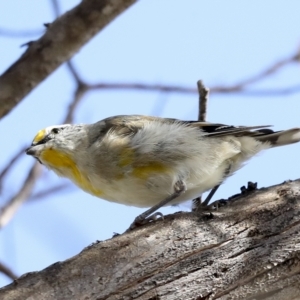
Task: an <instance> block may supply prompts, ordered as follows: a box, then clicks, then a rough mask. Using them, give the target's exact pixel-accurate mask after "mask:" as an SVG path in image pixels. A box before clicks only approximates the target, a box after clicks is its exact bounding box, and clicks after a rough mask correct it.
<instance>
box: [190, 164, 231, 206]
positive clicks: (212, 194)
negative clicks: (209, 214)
mask: <svg viewBox="0 0 300 300" xmlns="http://www.w3.org/2000/svg"><path fill="white" fill-rule="evenodd" d="M230 168H231V164H229V166H228V167H227V168H226V170H225V172H224V179H225V178H226V177H227V175H228V174H229V173H230ZM224 179H223V180H224ZM220 185H221V184H218V185H216V186H215V187H213V188H212V189H211V190H210V192H209V194H208V195H207V197H206V198H205V200H204V201H203V202H200V203H199V201H197V200H198V199H197V198H196V199H194V207H193V211H201V210H205V209H207V208H208V207H209V205H208V203H209V202H210V200H211V199H212V197H213V196H214V194H215V193H216V191H217V190H218V188H219V187H220Z"/></svg>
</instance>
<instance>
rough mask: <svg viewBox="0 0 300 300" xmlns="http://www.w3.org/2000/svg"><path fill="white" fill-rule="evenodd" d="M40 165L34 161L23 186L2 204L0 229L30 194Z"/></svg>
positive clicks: (39, 170)
mask: <svg viewBox="0 0 300 300" xmlns="http://www.w3.org/2000/svg"><path fill="white" fill-rule="evenodd" d="M41 170H42V169H41V165H40V164H39V163H37V162H36V163H35V164H34V165H33V167H32V168H31V169H30V171H29V173H28V175H27V177H26V179H25V181H24V183H23V186H22V187H21V189H20V190H19V191H18V193H17V194H16V195H15V196H13V197H12V198H11V199H10V200H9V201H8V202H7V203H6V205H5V206H3V207H2V208H1V210H0V229H1V228H2V227H4V226H5V225H6V224H7V223H8V222H9V221H10V220H11V218H12V217H13V215H14V214H15V213H16V211H17V210H18V209H19V208H20V206H21V205H22V204H23V202H25V201H26V200H27V198H28V197H29V196H30V194H31V192H32V190H33V188H34V185H35V182H36V181H37V179H38V178H39V176H40V174H41Z"/></svg>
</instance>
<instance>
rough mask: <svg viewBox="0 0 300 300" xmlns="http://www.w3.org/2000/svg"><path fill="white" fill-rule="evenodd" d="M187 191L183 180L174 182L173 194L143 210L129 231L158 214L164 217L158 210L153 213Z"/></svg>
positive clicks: (153, 218)
mask: <svg viewBox="0 0 300 300" xmlns="http://www.w3.org/2000/svg"><path fill="white" fill-rule="evenodd" d="M185 191H186V185H185V183H184V182H183V181H182V180H178V181H177V182H176V183H175V184H174V192H173V193H172V194H171V195H169V196H168V197H166V198H165V199H164V200H162V201H161V202H159V203H157V204H156V205H154V206H152V207H151V208H149V209H148V210H146V211H145V212H143V213H142V214H140V215H139V216H137V217H136V218H135V220H134V221H133V223H132V224H131V225H130V227H129V228H128V230H127V231H129V230H132V229H134V228H135V227H137V226H138V225H143V224H146V223H148V222H149V221H151V220H155V219H156V218H157V216H161V217H162V216H163V215H162V213H160V212H157V213H155V214H153V213H154V212H155V211H156V210H158V209H160V208H161V207H163V206H165V205H166V204H168V203H169V202H171V201H172V200H174V199H176V198H177V197H179V196H180V195H181V194H183V193H184V192H185ZM151 214H153V215H151Z"/></svg>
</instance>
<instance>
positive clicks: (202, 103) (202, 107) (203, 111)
mask: <svg viewBox="0 0 300 300" xmlns="http://www.w3.org/2000/svg"><path fill="white" fill-rule="evenodd" d="M197 88H198V94H199V112H198V121H200V122H205V121H206V115H207V102H208V97H209V89H208V88H207V87H205V86H204V84H203V82H202V80H198V81H197ZM201 202H202V195H200V196H198V197H197V198H195V199H193V205H192V210H193V211H194V210H196V209H197V207H199V206H200V205H201Z"/></svg>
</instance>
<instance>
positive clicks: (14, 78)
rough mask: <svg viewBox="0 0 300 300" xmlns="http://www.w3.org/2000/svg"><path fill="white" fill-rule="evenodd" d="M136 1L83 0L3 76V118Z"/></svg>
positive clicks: (0, 114) (31, 44)
mask: <svg viewBox="0 0 300 300" xmlns="http://www.w3.org/2000/svg"><path fill="white" fill-rule="evenodd" d="M134 2H136V0H83V1H81V2H80V4H79V5H78V6H76V7H75V8H73V9H72V10H70V11H68V12H67V13H65V14H64V15H62V16H61V17H59V18H58V19H57V20H55V21H54V22H53V23H51V24H50V25H49V26H48V28H47V30H46V33H45V34H44V35H43V36H42V37H41V38H40V39H39V40H37V41H34V42H29V43H28V48H27V50H26V51H25V53H24V54H23V55H22V56H21V57H20V58H19V60H17V61H16V62H15V63H14V64H13V65H12V66H11V67H10V68H9V69H8V70H6V71H5V72H4V73H3V74H2V75H1V76H0V90H1V93H0V118H2V117H3V116H5V115H6V114H7V113H9V112H10V111H11V110H12V109H13V108H14V107H15V106H16V105H17V104H18V103H19V102H20V101H21V100H22V99H23V98H24V97H25V96H26V95H27V94H28V93H29V92H30V91H32V90H33V89H34V88H35V87H36V86H37V85H38V84H39V83H40V82H42V81H43V80H44V79H45V78H46V77H47V76H48V75H49V74H51V73H52V72H53V71H54V70H55V69H56V68H58V67H59V66H60V65H61V64H62V63H64V62H65V61H67V60H69V59H70V58H71V57H72V56H73V55H74V54H75V53H76V52H77V51H78V50H79V49H80V48H81V47H82V46H83V45H84V44H86V43H87V42H88V41H89V40H90V39H91V38H92V37H94V36H95V35H96V34H97V33H98V32H99V31H100V30H101V29H103V28H104V27H105V26H106V25H107V24H108V23H110V22H111V21H112V20H114V19H115V17H117V16H118V15H119V14H120V13H122V12H123V11H124V10H125V9H126V8H127V7H129V6H130V5H131V4H133V3H134Z"/></svg>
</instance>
